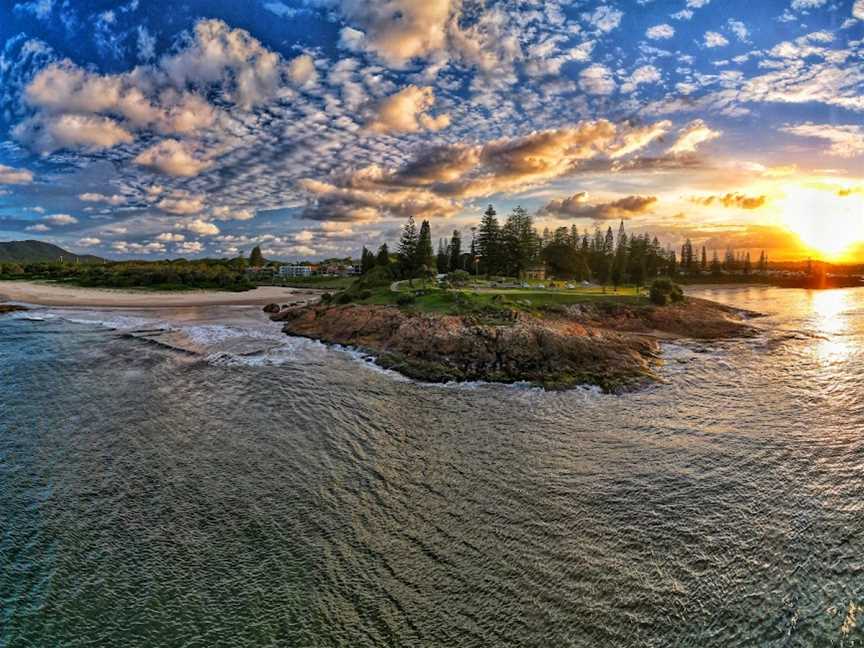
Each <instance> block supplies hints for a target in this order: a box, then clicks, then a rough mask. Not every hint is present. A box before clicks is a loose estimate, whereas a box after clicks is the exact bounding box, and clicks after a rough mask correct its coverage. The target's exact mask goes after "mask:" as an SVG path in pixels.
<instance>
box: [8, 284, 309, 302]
mask: <svg viewBox="0 0 864 648" xmlns="http://www.w3.org/2000/svg"><path fill="white" fill-rule="evenodd" d="M320 294H321V291H318V290H310V289H303V288H283V287H280V286H262V287H259V288H256V289H255V290H249V291H246V292H223V291H216V290H190V291H184V292H164V293H160V292H145V291H136V290H115V289H109V288H78V287H74V286H61V285H58V284H52V283H43V282H33V281H0V301H12V302H20V303H23V304H33V305H38V306H66V307H71V308H87V307H93V308H195V307H201V306H262V307H263V306H265V305H266V304H270V303H279V304H291V303H294V302H301V301H302V302H308V301H313V300H316V299H318V296H319V295H320Z"/></svg>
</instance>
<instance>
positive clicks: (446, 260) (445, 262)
mask: <svg viewBox="0 0 864 648" xmlns="http://www.w3.org/2000/svg"><path fill="white" fill-rule="evenodd" d="M435 263H436V266H437V267H438V274H443V273H446V272H449V271H450V255H449V254H448V252H447V246H446V245H444V239H438V255H437V257H436V259H435Z"/></svg>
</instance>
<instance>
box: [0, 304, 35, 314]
mask: <svg viewBox="0 0 864 648" xmlns="http://www.w3.org/2000/svg"><path fill="white" fill-rule="evenodd" d="M26 310H30V309H29V308H27V307H26V306H19V305H18V304H0V315H5V314H6V313H14V312H16V311H26Z"/></svg>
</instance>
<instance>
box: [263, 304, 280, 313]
mask: <svg viewBox="0 0 864 648" xmlns="http://www.w3.org/2000/svg"><path fill="white" fill-rule="evenodd" d="M280 310H281V309H280V308H279V304H267V305H266V306H265V307H264V312H265V313H278V312H279V311H280Z"/></svg>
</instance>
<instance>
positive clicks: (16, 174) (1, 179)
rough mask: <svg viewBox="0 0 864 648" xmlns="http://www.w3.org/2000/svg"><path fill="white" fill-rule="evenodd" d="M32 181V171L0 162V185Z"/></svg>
mask: <svg viewBox="0 0 864 648" xmlns="http://www.w3.org/2000/svg"><path fill="white" fill-rule="evenodd" d="M31 182H33V172H32V171H28V170H27V169H14V168H12V167H9V166H5V165H3V164H0V185H3V184H5V185H22V184H30V183H31Z"/></svg>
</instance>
